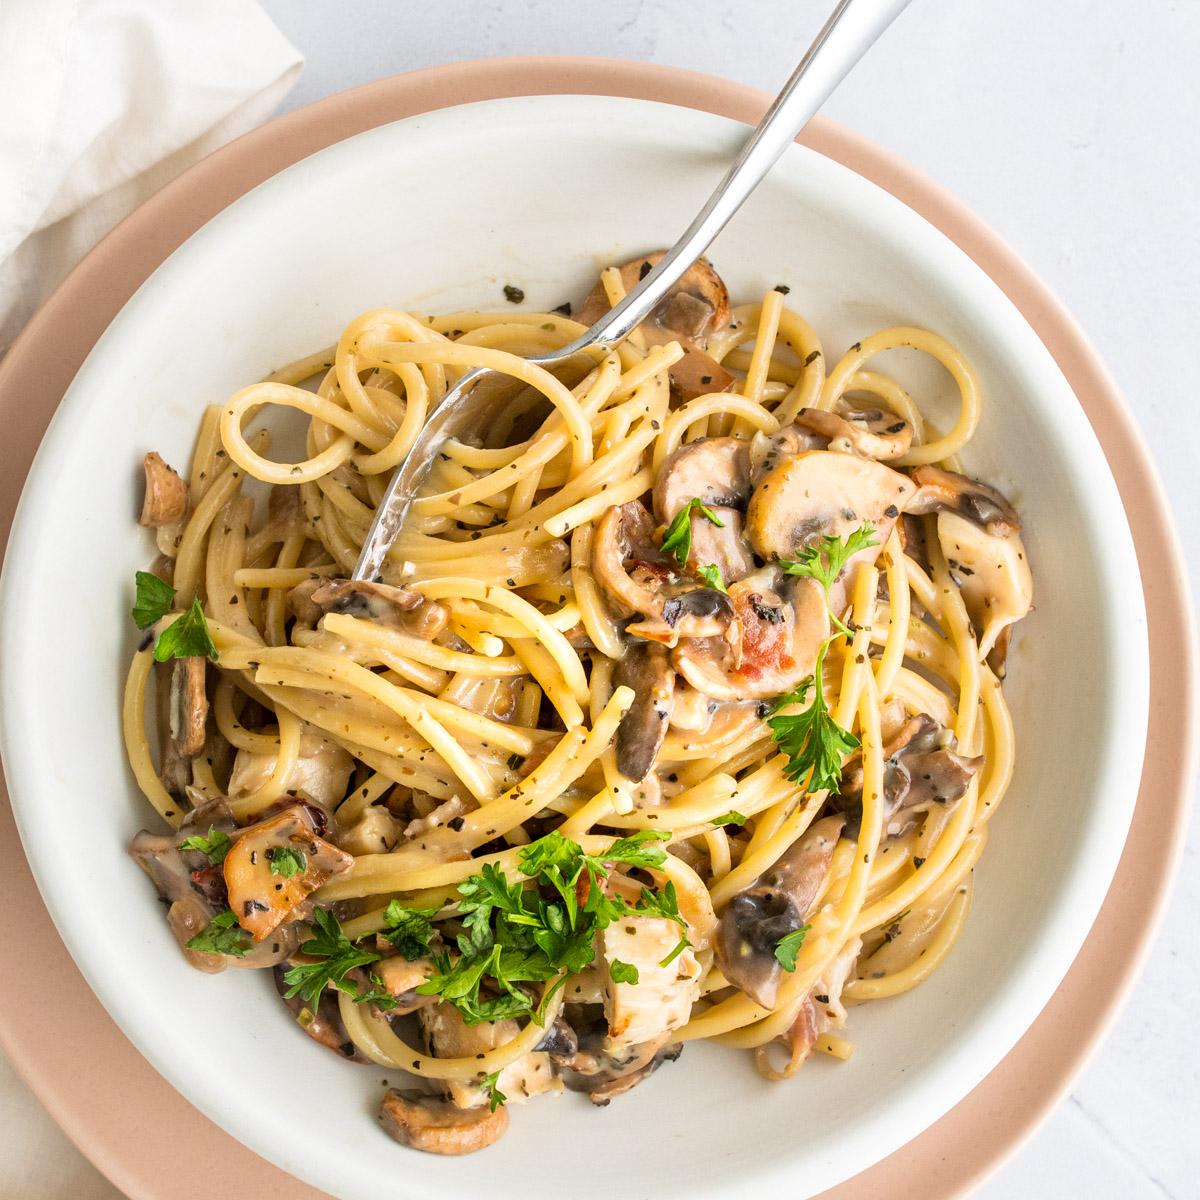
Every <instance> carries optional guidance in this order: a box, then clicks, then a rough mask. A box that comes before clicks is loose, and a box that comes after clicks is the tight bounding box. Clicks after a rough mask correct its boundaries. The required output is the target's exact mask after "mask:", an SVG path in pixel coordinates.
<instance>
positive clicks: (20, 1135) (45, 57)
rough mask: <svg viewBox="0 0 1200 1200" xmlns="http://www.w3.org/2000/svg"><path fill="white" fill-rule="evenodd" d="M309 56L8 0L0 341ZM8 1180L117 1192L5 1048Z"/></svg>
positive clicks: (71, 1199) (2, 90)
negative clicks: (8, 1057) (64, 1132)
mask: <svg viewBox="0 0 1200 1200" xmlns="http://www.w3.org/2000/svg"><path fill="white" fill-rule="evenodd" d="M302 61H303V60H302V58H301V56H300V54H299V52H298V51H297V50H296V49H295V47H294V46H292V45H291V44H290V43H289V42H288V41H287V39H286V38H284V37H283V35H282V34H281V33H280V32H279V30H278V29H276V28H275V26H274V25H273V24H272V23H271V21H270V20H269V19H268V17H267V16H266V14H265V13H264V12H263V11H262V9H261V8H259V6H258V4H257V3H256V2H255V0H0V355H2V354H3V353H4V351H5V350H6V349H7V348H8V346H9V345H10V343H11V342H12V340H13V338H15V337H16V335H17V333H18V332H19V330H20V328H21V326H22V325H24V324H25V322H26V321H27V320H28V319H29V317H30V316H31V315H32V313H33V311H34V310H35V309H36V308H37V306H38V305H39V304H40V303H41V302H42V301H43V300H44V299H45V298H46V297H47V296H48V295H49V294H50V292H51V291H52V290H53V289H54V288H55V287H56V286H57V285H58V283H59V282H60V281H61V280H62V278H63V277H64V276H65V275H66V274H67V272H68V271H70V269H71V268H72V267H73V266H74V265H75V263H76V262H78V260H79V259H80V258H82V257H83V255H84V254H86V253H87V251H88V250H90V249H91V248H92V246H93V245H95V243H96V242H97V241H99V240H100V238H102V237H103V236H104V235H105V234H106V233H107V232H108V231H109V230H110V229H111V228H112V227H113V226H114V225H115V224H117V222H118V221H120V220H121V218H122V217H124V216H126V215H127V214H128V213H129V212H131V211H132V210H133V209H134V208H135V207H136V206H137V205H138V204H140V203H141V201H142V200H144V199H145V198H146V197H147V196H149V195H151V194H152V193H153V192H155V191H157V190H158V188H160V187H162V186H163V184H165V183H167V182H168V181H169V180H171V179H173V178H174V177H175V176H176V175H178V174H179V173H180V172H181V171H183V170H184V169H185V168H186V167H188V166H190V165H191V164H192V163H194V162H196V161H198V160H199V159H200V158H202V157H203V156H204V155H206V154H208V153H210V152H211V151H213V150H215V149H217V147H218V146H221V145H223V144H224V143H225V142H227V141H230V140H232V139H233V138H235V137H237V136H238V135H239V134H241V133H245V132H246V131H247V130H249V129H251V128H253V127H254V126H255V125H257V124H258V123H259V122H260V121H262V120H263V119H264V118H265V117H267V116H268V115H269V114H270V113H271V111H272V110H273V109H274V108H275V107H276V105H277V104H278V103H279V101H280V100H281V99H282V98H283V96H284V94H285V93H286V92H287V90H288V88H290V87H291V85H292V84H293V83H294V82H295V79H296V75H297V74H298V73H299V71H300V66H301V63H302ZM0 1127H3V1129H4V1130H5V1136H4V1137H3V1138H2V1139H0V1143H3V1144H2V1145H0V1196H2V1197H10V1196H11V1197H17V1196H22V1197H25V1196H29V1197H32V1196H37V1197H39V1200H116V1198H117V1197H119V1196H120V1193H119V1192H118V1191H117V1189H116V1188H114V1187H113V1186H112V1185H111V1184H110V1183H108V1181H107V1180H105V1179H104V1178H103V1177H102V1176H101V1175H100V1174H99V1172H97V1171H96V1170H95V1169H94V1168H93V1167H92V1166H91V1165H90V1164H89V1163H88V1162H87V1161H86V1160H85V1159H84V1158H83V1156H82V1155H81V1154H80V1153H79V1152H78V1151H77V1150H76V1149H75V1148H74V1147H73V1146H72V1145H71V1144H70V1143H69V1142H68V1141H67V1140H66V1138H65V1137H64V1136H63V1135H62V1133H61V1132H60V1131H59V1130H58V1128H57V1127H56V1126H55V1125H54V1123H53V1121H52V1120H51V1119H50V1117H49V1116H48V1115H47V1114H46V1113H45V1111H44V1110H43V1109H42V1107H41V1106H40V1105H39V1104H37V1102H36V1101H35V1100H34V1099H33V1097H32V1096H31V1095H30V1093H29V1092H28V1090H27V1089H26V1088H25V1086H24V1084H23V1083H21V1081H20V1080H18V1079H17V1078H16V1076H15V1075H14V1074H13V1072H12V1069H11V1067H10V1065H9V1064H8V1062H7V1061H5V1060H4V1058H3V1056H2V1055H0Z"/></svg>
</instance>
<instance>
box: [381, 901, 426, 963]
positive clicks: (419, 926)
mask: <svg viewBox="0 0 1200 1200" xmlns="http://www.w3.org/2000/svg"><path fill="white" fill-rule="evenodd" d="M436 913H437V909H436V908H405V907H404V905H403V904H401V903H400V901H399V900H393V901H391V903H389V904H388V906H387V908H385V909H384V910H383V919H384V921H385V922H386V923H387V924H386V927H385V928H384V929H383V930H382V931H381V932H382V934H383V936H384V937H385V938H387V940H388V941H389V942H391V943H392V945H393V946H395V947H396V949H397V950H399V951H400V953H401V954H402V955H403V956H404V957H405V958H406V959H408V961H409V962H415V961H416V960H417V959H418V958H424V957H425V956H426V955H427V954H428V953H429V946H430V943H431V942H432V941H433V937H434V932H433V917H434V915H435V914H436Z"/></svg>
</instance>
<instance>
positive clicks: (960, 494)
mask: <svg viewBox="0 0 1200 1200" xmlns="http://www.w3.org/2000/svg"><path fill="white" fill-rule="evenodd" d="M913 480H914V481H915V482H916V483H917V484H918V485H919V489H918V491H917V492H916V494H915V495H914V496H912V497H911V498H910V500H909V502H908V505H907V509H908V511H909V512H910V513H930V512H936V513H937V515H938V516H937V533H938V542H939V543H940V545H941V548H942V553H943V555H945V558H946V564H947V566H948V567H949V568H950V574H951V575H952V576H953V578H954V581H955V582H956V583H957V584H958V586H959V590H960V591H961V592H962V597H963V602H964V603H965V604H966V606H967V612H968V613H969V614H970V616H971V622H972V624H973V625H974V626H975V629H976V631H977V632H978V634H979V652H980V654H981V655H982V656H983V657H985V658H992V655H993V652H994V651H997V649H998V648H999V649H998V653H997V654H996V655H995V658H994V660H993V661H994V668H995V669H996V670H997V672H998V673H999V674H1003V671H1004V661H1005V658H1006V657H1007V654H1008V638H1007V637H1005V639H1004V643H1003V646H1000V639H1001V637H1002V635H1004V634H1005V631H1006V630H1008V629H1010V628H1011V627H1012V626H1013V625H1015V624H1016V623H1017V622H1018V621H1019V620H1021V618H1022V617H1024V616H1025V615H1026V614H1027V613H1028V612H1029V609H1030V607H1031V606H1032V604H1033V575H1032V573H1031V572H1030V570H1029V560H1028V559H1027V558H1026V556H1025V544H1024V543H1023V542H1022V541H1021V537H1020V531H1021V520H1020V518H1019V517H1018V516H1017V513H1016V510H1015V509H1014V508H1013V506H1012V505H1011V504H1009V502H1008V501H1007V500H1006V499H1005V497H1004V496H1002V495H1001V494H1000V493H999V492H998V491H996V489H995V488H993V487H989V486H988V485H987V484H986V483H980V482H979V481H978V480H977V479H970V478H968V477H967V476H966V475H956V474H955V473H954V472H952V471H942V470H939V469H938V468H937V467H930V466H926V467H918V468H917V469H916V470H915V471H913Z"/></svg>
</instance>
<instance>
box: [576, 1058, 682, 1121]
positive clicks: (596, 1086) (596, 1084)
mask: <svg viewBox="0 0 1200 1200" xmlns="http://www.w3.org/2000/svg"><path fill="white" fill-rule="evenodd" d="M682 1053H683V1045H682V1043H679V1042H676V1043H675V1044H674V1045H670V1046H663V1047H662V1048H661V1049H659V1050H655V1051H654V1053H653V1054H652V1055H651V1056H650V1058H649V1060H648V1061H646V1062H641V1063H639V1064H638V1065H637V1066H628V1065H627V1066H625V1067H623V1068H617V1067H611V1068H609V1069H607V1070H602V1071H598V1072H596V1073H595V1074H592V1075H588V1076H579V1077H578V1078H579V1080H580V1081H581V1082H586V1083H587V1085H588V1086H587V1087H586V1088H581V1087H579V1086H578V1084H577V1083H573V1082H572V1081H571V1080H570V1079H568V1081H567V1086H568V1087H569V1088H571V1089H572V1090H573V1091H586V1092H587V1097H588V1099H589V1100H590V1101H591V1102H592V1103H593V1104H594V1105H596V1107H597V1108H603V1107H604V1106H605V1105H606V1104H608V1103H610V1102H611V1101H612V1100H615V1099H616V1098H617V1097H618V1096H623V1095H625V1093H626V1092H628V1091H631V1090H632V1089H633V1088H635V1087H637V1085H638V1084H639V1083H641V1082H643V1081H644V1080H646V1079H648V1078H649V1077H650V1076H651V1075H653V1074H654V1072H655V1071H657V1070H658V1068H659V1067H661V1066H662V1065H663V1063H669V1062H674V1061H675V1060H676V1059H677V1058H678V1057H679V1056H680V1055H681V1054H682Z"/></svg>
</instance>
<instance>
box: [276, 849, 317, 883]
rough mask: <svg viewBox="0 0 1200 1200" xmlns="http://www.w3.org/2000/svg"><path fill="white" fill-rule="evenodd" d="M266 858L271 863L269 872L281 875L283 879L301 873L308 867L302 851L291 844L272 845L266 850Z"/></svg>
mask: <svg viewBox="0 0 1200 1200" xmlns="http://www.w3.org/2000/svg"><path fill="white" fill-rule="evenodd" d="M267 859H268V860H269V861H270V863H271V874H272V875H281V876H283V878H284V879H291V878H292V876H293V875H303V874H304V872H305V870H306V869H307V867H308V859H306V858H305V857H304V851H303V850H297V849H295V847H293V846H272V847H271V849H270V850H268V851H267Z"/></svg>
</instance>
